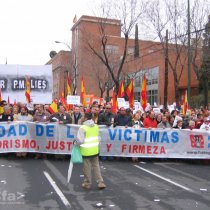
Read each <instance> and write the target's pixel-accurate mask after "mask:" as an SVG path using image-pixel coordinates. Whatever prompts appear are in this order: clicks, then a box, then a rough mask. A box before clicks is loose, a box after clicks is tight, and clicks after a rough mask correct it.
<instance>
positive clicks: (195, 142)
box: [190, 135, 204, 149]
mask: <svg viewBox="0 0 210 210" xmlns="http://www.w3.org/2000/svg"><path fill="white" fill-rule="evenodd" d="M190 141H191V147H192V148H200V149H201V148H204V138H203V136H202V135H190Z"/></svg>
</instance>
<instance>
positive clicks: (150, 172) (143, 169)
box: [134, 165, 194, 192]
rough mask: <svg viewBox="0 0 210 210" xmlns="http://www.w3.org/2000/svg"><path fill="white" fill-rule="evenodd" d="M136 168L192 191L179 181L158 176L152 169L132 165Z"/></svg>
mask: <svg viewBox="0 0 210 210" xmlns="http://www.w3.org/2000/svg"><path fill="white" fill-rule="evenodd" d="M134 166H135V167H136V168H139V169H141V170H142V171H145V172H147V173H149V174H152V175H153V176H156V177H158V178H160V179H162V180H164V181H166V182H169V183H171V184H173V185H176V186H177V187H180V188H182V189H184V190H187V191H189V192H194V191H193V190H192V189H190V188H188V187H185V186H183V185H181V184H179V183H176V182H174V181H172V180H170V179H168V178H165V177H163V176H160V175H158V174H156V173H154V172H152V171H149V170H147V169H145V168H142V167H140V166H138V165H134Z"/></svg>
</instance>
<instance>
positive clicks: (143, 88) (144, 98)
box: [141, 74, 147, 110]
mask: <svg viewBox="0 0 210 210" xmlns="http://www.w3.org/2000/svg"><path fill="white" fill-rule="evenodd" d="M141 106H142V107H143V109H144V110H145V108H146V107H147V79H146V75H145V74H144V78H143V81H142V86H141Z"/></svg>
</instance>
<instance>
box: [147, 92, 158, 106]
mask: <svg viewBox="0 0 210 210" xmlns="http://www.w3.org/2000/svg"><path fill="white" fill-rule="evenodd" d="M147 101H148V103H150V104H151V105H153V104H154V102H156V103H157V102H158V90H149V91H147Z"/></svg>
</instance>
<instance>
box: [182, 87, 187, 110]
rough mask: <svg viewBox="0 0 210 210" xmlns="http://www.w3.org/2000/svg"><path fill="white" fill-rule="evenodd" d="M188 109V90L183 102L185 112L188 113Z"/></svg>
mask: <svg viewBox="0 0 210 210" xmlns="http://www.w3.org/2000/svg"><path fill="white" fill-rule="evenodd" d="M187 109H188V101H187V90H185V93H184V104H183V114H186V112H187Z"/></svg>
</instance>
